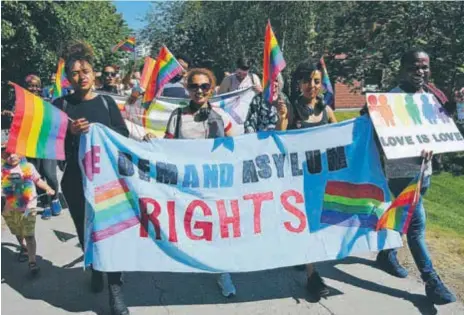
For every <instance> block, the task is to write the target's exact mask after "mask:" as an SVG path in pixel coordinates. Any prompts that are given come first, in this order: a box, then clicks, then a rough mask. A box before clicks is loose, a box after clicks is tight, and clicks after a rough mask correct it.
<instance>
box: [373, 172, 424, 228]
mask: <svg viewBox="0 0 464 315" xmlns="http://www.w3.org/2000/svg"><path fill="white" fill-rule="evenodd" d="M424 165H425V163H422V167H421V171H420V173H419V174H418V175H417V176H416V177H415V178H414V179H413V180H412V181H411V183H409V185H408V186H407V187H406V188H405V189H404V190H403V191H402V192H401V193H400V194H399V195H398V197H396V199H395V200H394V201H393V202H392V204H391V205H390V206H389V207H388V208H387V210H385V212H384V214H383V215H382V216H381V217H380V219H379V221H378V222H377V227H376V230H381V229H389V230H395V231H398V232H401V233H407V232H408V229H409V224H410V223H411V218H412V215H413V214H414V211H415V210H416V206H417V203H418V202H419V198H420V187H421V181H422V176H423V174H424Z"/></svg>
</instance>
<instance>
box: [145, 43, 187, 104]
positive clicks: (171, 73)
mask: <svg viewBox="0 0 464 315" xmlns="http://www.w3.org/2000/svg"><path fill="white" fill-rule="evenodd" d="M182 71H184V68H182V66H181V65H180V63H179V62H178V61H177V59H176V58H174V56H173V54H171V52H170V51H169V49H168V48H167V47H166V46H163V47H162V48H161V50H160V52H159V54H158V58H156V64H155V67H154V69H153V72H152V74H151V77H150V80H149V82H148V85H147V88H146V91H145V94H144V96H143V101H142V106H143V107H145V108H148V107H149V106H150V103H151V102H152V101H153V99H154V98H155V97H157V96H159V94H161V91H162V90H163V87H164V85H165V84H166V83H168V82H169V81H170V80H171V79H172V78H173V77H175V76H176V75H178V74H179V73H182Z"/></svg>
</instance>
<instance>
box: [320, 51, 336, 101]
mask: <svg viewBox="0 0 464 315" xmlns="http://www.w3.org/2000/svg"><path fill="white" fill-rule="evenodd" d="M320 63H321V66H322V89H323V90H324V101H325V103H326V104H327V105H329V106H333V103H334V91H333V88H332V83H330V78H329V73H328V72H327V67H326V66H325V61H324V57H321V60H320Z"/></svg>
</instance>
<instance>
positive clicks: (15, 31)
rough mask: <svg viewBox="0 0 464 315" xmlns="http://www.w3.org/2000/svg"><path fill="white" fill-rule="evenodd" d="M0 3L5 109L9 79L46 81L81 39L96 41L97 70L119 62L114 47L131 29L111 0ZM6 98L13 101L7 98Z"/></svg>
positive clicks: (3, 100) (92, 43)
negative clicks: (62, 54)
mask: <svg viewBox="0 0 464 315" xmlns="http://www.w3.org/2000/svg"><path fill="white" fill-rule="evenodd" d="M1 6H2V107H3V106H5V105H7V104H8V103H10V104H11V96H12V95H11V93H10V94H9V93H8V92H9V91H10V89H9V88H8V86H7V85H6V82H7V81H14V82H17V83H19V84H22V83H23V79H24V77H25V76H26V75H27V74H29V73H36V74H38V75H39V76H40V77H41V78H45V79H47V80H48V78H49V76H50V74H51V73H52V72H54V71H55V70H56V65H57V61H58V57H59V54H60V51H61V49H62V48H63V46H64V45H65V44H66V43H67V42H68V41H69V40H71V39H81V40H85V41H87V42H88V43H89V44H90V45H92V47H93V48H94V51H95V56H96V68H97V69H98V68H100V67H101V66H102V64H103V63H105V62H111V63H113V62H115V61H116V60H117V58H118V55H115V54H111V52H110V47H111V46H112V45H114V44H115V43H117V42H118V41H119V40H121V39H122V38H124V37H125V36H127V34H128V33H129V29H128V28H127V26H126V24H125V23H124V20H123V19H122V16H121V15H120V14H118V13H116V8H115V7H114V5H113V4H111V3H110V2H71V1H69V2H51V1H50V2H39V1H29V2H13V1H3V2H2V3H1ZM8 94H9V95H8ZM8 96H9V97H10V99H6V98H5V97H8Z"/></svg>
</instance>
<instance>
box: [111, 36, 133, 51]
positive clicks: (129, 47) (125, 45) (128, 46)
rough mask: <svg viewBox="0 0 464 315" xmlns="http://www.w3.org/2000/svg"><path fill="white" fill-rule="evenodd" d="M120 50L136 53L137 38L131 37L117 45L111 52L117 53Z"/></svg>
mask: <svg viewBox="0 0 464 315" xmlns="http://www.w3.org/2000/svg"><path fill="white" fill-rule="evenodd" d="M118 49H121V50H124V51H127V52H134V51H135V37H133V36H131V37H129V38H126V39H124V40H122V41H120V42H119V43H118V44H117V45H115V46H113V48H111V52H113V53H114V52H116V51H117V50H118Z"/></svg>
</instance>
